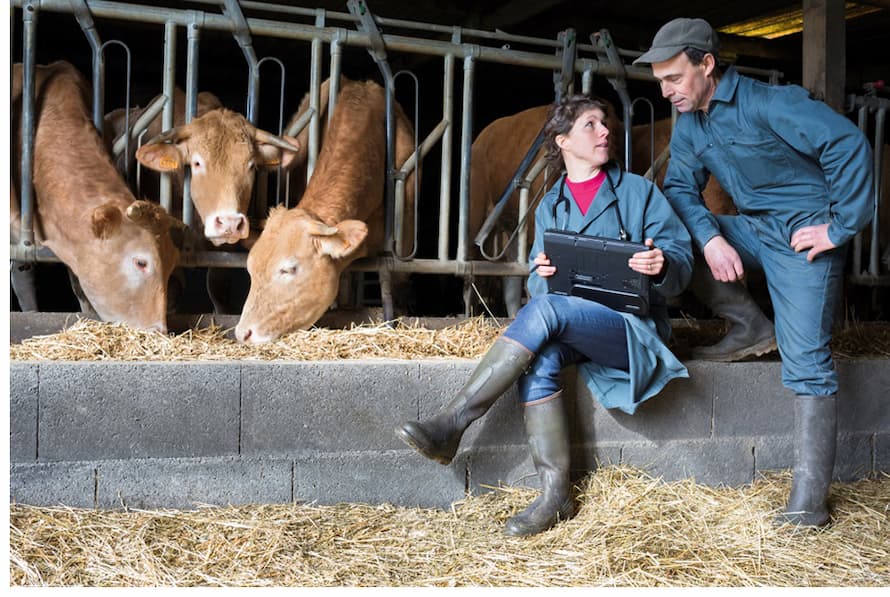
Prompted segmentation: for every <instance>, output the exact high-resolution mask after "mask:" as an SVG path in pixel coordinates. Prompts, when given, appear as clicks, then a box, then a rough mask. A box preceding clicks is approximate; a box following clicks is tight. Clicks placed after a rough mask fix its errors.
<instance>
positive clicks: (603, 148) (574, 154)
mask: <svg viewBox="0 0 890 597" xmlns="http://www.w3.org/2000/svg"><path fill="white" fill-rule="evenodd" d="M556 144H557V145H558V146H559V148H560V149H561V150H562V155H563V159H564V160H566V161H567V162H568V161H569V160H571V161H578V162H582V163H585V164H587V165H589V166H591V167H593V168H599V167H600V166H602V165H604V164H606V163H607V162H608V161H609V129H608V128H607V127H606V115H605V114H603V111H602V110H600V109H598V108H592V109H590V110H586V111H585V112H582V113H581V115H580V116H579V117H578V118H577V119H575V122H574V124H572V128H571V130H570V131H569V132H568V133H567V134H565V135H557V136H556Z"/></svg>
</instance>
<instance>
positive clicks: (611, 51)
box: [590, 29, 634, 172]
mask: <svg viewBox="0 0 890 597" xmlns="http://www.w3.org/2000/svg"><path fill="white" fill-rule="evenodd" d="M590 40H591V41H592V42H593V43H595V44H596V46H597V53H598V54H599V55H600V56H601V57H603V58H605V59H606V61H607V62H608V63H609V64H611V65H612V66H614V67H615V69H616V70H617V71H618V74H617V75H616V76H614V77H608V78H607V80H608V81H609V83H610V84H611V85H612V88H613V89H615V91H616V93H618V99H620V100H621V108H622V112H623V113H624V123H625V126H624V169H625V170H627V171H628V172H630V171H631V156H632V155H633V147H632V144H633V136H632V134H631V133H632V124H633V114H634V112H633V102H631V101H630V95H629V94H628V93H627V79H626V77H625V75H624V63H623V62H622V60H621V57H620V56H619V55H618V49H617V48H616V47H615V42H613V41H612V35H611V34H610V33H609V30H608V29H600V30H599V31H598V32H597V33H593V34H591V36H590Z"/></svg>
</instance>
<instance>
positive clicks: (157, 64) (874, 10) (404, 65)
mask: <svg viewBox="0 0 890 597" xmlns="http://www.w3.org/2000/svg"><path fill="white" fill-rule="evenodd" d="M20 4H21V3H20V2H14V3H13V5H14V6H13V8H12V9H11V13H12V14H11V24H12V36H11V57H12V62H19V61H21V60H22V27H21V22H22V21H21V19H22V11H21V8H19V7H18V6H19V5H20ZM125 4H143V5H147V6H148V5H150V6H154V7H164V6H168V7H170V8H176V9H194V10H196V11H205V12H208V13H215V14H219V13H221V12H222V8H221V6H220V4H221V3H219V2H210V1H204V2H200V1H198V2H189V1H183V2H179V1H176V2H174V1H169V0H154V1H153V2H151V3H148V2H126V3H125ZM275 4H277V5H289V6H299V7H303V8H311V9H324V10H327V11H333V12H336V13H348V9H347V6H346V2H345V0H334V1H327V0H315V1H303V2H286V1H280V0H279V1H278V2H275ZM812 4H819V3H816V2H805V3H802V2H801V1H800V0H798V1H793V0H792V1H787V0H779V1H776V0H748V1H747V2H704V1H701V0H683V1H679V2H653V1H650V0H624V1H622V2H609V1H604V0H594V1H590V0H588V1H585V2H577V1H558V0H509V1H505V0H437V1H436V2H429V1H419V2H403V1H394V0H368V2H367V5H368V8H369V10H371V11H372V12H373V13H374V14H375V15H377V16H379V17H386V18H389V19H403V20H407V21H416V22H422V23H430V24H435V25H443V26H448V27H463V28H470V29H478V30H485V31H495V30H497V31H504V32H507V33H510V34H513V35H522V36H529V37H535V38H544V39H556V38H557V35H558V34H559V32H561V31H564V30H566V29H567V28H573V29H574V30H575V31H576V32H577V36H578V40H579V43H590V41H589V40H590V35H591V34H592V33H594V32H597V31H600V30H601V29H608V30H609V32H610V33H611V35H612V38H613V39H614V41H615V43H616V45H617V46H618V47H619V48H621V49H622V50H629V51H642V50H644V49H646V48H647V47H648V44H649V43H650V41H651V39H652V36H653V34H654V33H655V31H656V30H657V29H658V27H659V26H660V25H661V24H663V23H664V22H666V21H667V20H669V19H671V18H674V17H678V16H700V17H703V18H705V19H707V20H709V21H710V23H711V24H712V25H713V26H714V27H715V28H717V29H718V30H719V29H721V28H724V27H730V26H736V25H739V24H744V23H747V22H751V21H760V24H763V23H764V22H766V23H767V24H768V25H769V24H770V23H771V26H772V27H773V29H777V28H779V27H782V26H784V24H783V23H784V21H787V20H788V18H790V19H791V20H793V18H794V15H793V14H789V13H794V12H795V11H796V12H797V13H798V20H799V15H800V13H801V11H802V8H803V6H804V5H807V6H809V5H812ZM849 4H850V3H848V5H849ZM262 6H263V5H262V3H256V2H243V3H242V9H243V10H244V12H245V15H246V16H247V17H249V18H274V17H271V16H269V15H268V14H267V13H266V12H264V11H263V9H262ZM847 11H848V18H847V20H846V21H845V41H844V44H843V48H844V53H845V67H844V69H843V72H844V77H845V82H844V85H843V88H844V93H845V94H860V95H861V94H862V93H863V92H864V91H866V90H868V89H873V88H874V86H873V83H874V82H876V81H879V80H887V79H888V75H890V50H888V48H890V0H868V1H863V2H858V3H857V4H856V5H854V6H853V7H848V9H847ZM854 15H859V16H854ZM786 17H788V18H786ZM301 22H303V23H306V24H311V23H312V18H303V19H301ZM338 26H342V27H347V26H349V25H348V23H346V24H344V23H341V24H339V25H338ZM96 28H97V31H98V34H99V36H100V38H101V39H102V41H107V40H111V39H117V40H121V41H123V42H125V43H126V44H127V45H128V46H129V48H130V51H131V53H132V60H133V63H132V68H133V72H132V81H133V82H132V90H131V102H132V103H134V104H144V102H146V101H147V100H149V99H150V98H151V97H153V96H154V95H156V94H157V93H159V91H160V87H161V80H162V58H163V37H164V31H163V27H159V26H156V25H147V24H139V23H128V22H125V21H122V20H116V19H114V20H112V19H106V18H97V19H96ZM741 28H742V29H743V28H744V27H741ZM749 28H750V27H749ZM381 29H382V31H383V33H388V32H389V31H388V29H387V28H386V27H381ZM735 30H739V29H735ZM430 39H442V40H447V39H448V35H446V34H441V35H438V36H436V35H430ZM721 39H722V43H723V48H722V58H723V59H724V60H727V61H729V62H733V63H736V64H738V65H743V66H750V67H757V68H764V69H776V70H778V71H781V73H782V74H783V78H782V81H783V82H785V83H797V84H801V83H802V82H803V78H804V76H803V59H802V55H803V51H804V36H803V34H802V33H801V32H800V31H799V30H798V32H795V33H790V34H787V35H781V36H779V37H775V38H774V39H765V38H763V37H745V36H743V35H741V34H728V33H721ZM177 43H178V50H177V61H178V65H177V84H178V85H179V86H180V87H184V83H185V81H184V77H185V71H186V68H185V67H186V65H185V60H186V51H185V47H186V40H185V32H184V30H183V28H179V41H178V42H177ZM253 44H254V49H255V51H256V55H257V56H258V57H260V58H262V57H265V56H274V57H276V58H277V59H279V60H281V62H282V63H283V64H284V66H285V68H286V70H287V86H286V88H285V96H284V119H285V120H287V119H288V117H289V115H290V114H291V113H292V112H293V111H294V110H295V109H296V106H297V105H298V103H299V102H300V100H301V98H302V97H303V95H304V94H305V93H306V92H307V90H308V85H309V75H308V65H309V61H310V47H309V44H308V43H303V42H297V41H291V40H286V39H276V38H269V37H262V36H255V37H254V39H253ZM35 47H36V60H37V63H38V64H44V63H48V62H52V61H54V60H60V59H64V60H68V61H70V62H72V63H73V64H74V65H75V66H77V67H78V68H79V69H80V70H81V71H82V72H83V73H85V74H87V75H89V73H90V71H91V53H90V47H89V44H88V42H87V40H86V39H85V36H84V34H83V32H82V31H81V29H80V27H79V25H78V23H77V21H76V20H75V18H74V16H73V15H72V14H69V13H66V12H53V11H49V10H42V11H40V14H39V19H38V27H37V37H36V46H35ZM389 60H390V64H391V67H392V70H393V71H399V70H410V71H411V72H413V73H414V74H415V75H416V76H417V78H418V81H419V86H420V91H419V102H418V105H419V109H418V111H417V112H418V113H417V114H414V111H415V110H414V108H413V106H414V98H413V91H412V90H411V89H410V88H409V85H404V86H402V87H399V88H397V91H396V93H397V99H398V100H399V101H400V103H401V104H402V105H403V106H404V107H405V109H406V111H407V112H408V113H409V114H410V115H412V116H415V117H416V118H417V122H418V129H419V132H420V134H421V136H423V135H425V134H427V133H428V132H429V130H430V128H431V127H433V126H435V123H436V122H438V120H439V118H440V117H441V116H440V114H441V112H440V110H441V101H442V100H441V96H442V85H443V83H442V61H441V59H439V58H437V57H428V56H423V55H419V54H407V53H398V52H390V53H389ZM627 62H628V63H629V60H627ZM322 63H323V65H324V69H325V72H324V73H323V75H322V77H323V78H325V77H326V76H327V68H328V64H327V59H324V60H322ZM199 65H200V66H199V73H200V74H199V87H200V89H201V90H208V91H211V92H213V93H215V94H216V95H217V96H219V97H220V99H221V100H222V102H223V104H224V105H225V106H226V107H229V108H231V109H234V110H238V111H242V112H243V111H244V110H245V104H246V88H247V65H246V63H245V60H244V56H243V53H242V51H241V48H240V47H239V45H238V43H237V42H236V40H235V39H234V38H233V37H232V35H231V34H229V33H227V32H221V31H213V30H206V31H203V32H202V35H201V49H200V58H199ZM268 72H269V73H271V74H269V76H265V77H264V78H263V79H262V80H261V88H260V98H261V108H260V119H259V122H258V125H259V126H261V127H263V128H266V129H268V130H277V128H278V92H279V84H280V83H279V81H278V77H277V75H276V74H275V73H272V72H271V69H270V70H269V71H268ZM343 73H344V74H345V75H346V76H348V77H351V78H359V79H360V78H373V79H376V80H378V81H380V80H381V77H380V71H379V69H378V67H377V65H376V63H375V62H374V60H373V59H372V57H371V56H370V54H369V53H368V52H367V51H366V50H364V49H362V48H357V47H344V57H343ZM124 74H125V71H124V66H123V60H122V59H121V58H120V54H119V53H118V52H116V51H115V50H113V49H111V50H109V54H108V56H107V58H106V97H105V108H106V111H108V110H111V109H114V108H117V107H122V106H123V105H124V88H123V84H122V82H121V81H123V79H124ZM460 76H461V75H460V64H459V63H458V66H457V68H456V75H455V78H456V80H457V81H458V89H459V87H460ZM628 85H629V91H630V95H631V97H647V98H649V99H651V100H652V102H653V104H654V106H655V108H656V111H657V113H656V116H657V117H663V116H667V115H668V114H669V106H668V104H667V102H665V101H664V100H662V99H661V98H660V96H659V94H658V89H657V87H656V86H655V84H654V83H652V82H645V81H634V80H630V81H629V82H628ZM593 91H594V92H595V93H597V94H599V95H602V96H604V97H606V98H607V99H610V100H612V101H613V102H617V100H616V94H615V92H614V91H613V89H612V88H611V86H610V85H609V83H608V82H607V81H606V79H605V78H604V77H600V76H595V77H594V80H593ZM457 93H459V91H456V94H457ZM875 93H877V94H878V95H879V96H881V97H890V93H888V92H887V91H886V90H884V91H881V90H878V91H876V92H875ZM553 94H554V90H553V79H552V75H551V73H549V72H545V71H543V70H540V69H531V68H523V67H513V66H504V65H497V64H492V63H484V62H481V63H480V64H479V65H478V68H477V72H476V75H475V91H474V102H475V110H474V114H473V131H474V135H475V134H476V133H478V132H479V131H480V130H481V129H482V128H483V127H484V126H485V125H486V124H488V123H489V122H491V121H492V120H494V119H495V118H498V117H501V116H505V115H508V114H512V113H515V112H517V111H520V110H522V109H525V108H528V107H532V106H536V105H541V104H545V103H549V102H550V101H552V99H553ZM456 105H457V106H458V108H459V98H458V99H456ZM637 117H639V118H640V119H642V120H645V119H647V118H648V115H647V114H645V113H644V112H643V113H639V114H637ZM457 144H458V143H455V145H457ZM455 163H457V162H455ZM424 167H425V168H427V170H426V172H427V176H428V180H431V181H433V182H432V183H430V184H427V185H426V186H422V187H421V196H420V197H421V198H420V218H421V235H420V246H419V256H427V257H429V256H434V254H435V243H436V241H435V238H434V236H435V234H434V227H435V223H432V224H427V223H426V222H427V220H434V218H435V217H436V215H437V212H436V210H437V209H438V208H437V206H436V205H434V204H435V203H436V201H437V197H436V194H435V193H436V192H437V190H438V189H437V186H438V185H437V182H436V181H437V179H438V159H430V160H428V162H427V163H425V164H424ZM456 171H457V168H455V175H456V174H457V172H456ZM452 188H453V189H455V192H456V189H457V185H456V184H454V185H452ZM428 195H429V198H427V196H428ZM425 226H431V227H433V233H431V234H427V233H426V232H427V229H426V228H425ZM452 230H453V227H452ZM452 246H453V243H452ZM61 268H62V266H61V265H46V264H44V265H41V268H40V269H41V271H42V273H41V279H42V280H43V282H42V283H43V284H45V285H46V287H47V288H52V290H50V291H45V290H41V291H40V292H41V301H42V303H43V304H42V305H41V310H45V311H76V310H77V309H78V308H77V302H76V300H75V299H74V296H73V294H71V293H70V290H69V289H68V288H67V285H66V284H65V283H64V280H63V283H61V284H59V285H58V287H53V284H54V282H53V281H54V280H57V279H63V278H64V276H62V275H60V270H61ZM885 270H886V267H885ZM414 288H415V293H416V296H415V298H414V307H413V309H414V310H415V311H416V313H413V314H417V315H449V314H456V313H460V312H462V310H463V306H462V301H461V282H460V280H459V279H456V278H454V277H453V276H431V275H415V276H414ZM850 293H852V295H853V296H854V297H858V298H857V300H859V301H860V302H861V303H862V305H861V306H860V307H859V313H858V316H865V317H868V318H872V319H886V318H888V316H890V313H888V309H887V307H883V306H882V305H883V303H885V302H886V290H880V289H876V288H872V287H863V286H853V287H851V289H850ZM882 293H884V294H882ZM208 306H209V304H208V303H205V302H200V301H198V302H196V303H195V304H194V305H192V306H191V307H190V308H191V309H192V310H193V311H194V312H201V311H202V310H204V309H208ZM12 308H13V309H15V308H16V303H15V298H14V296H13V297H12Z"/></svg>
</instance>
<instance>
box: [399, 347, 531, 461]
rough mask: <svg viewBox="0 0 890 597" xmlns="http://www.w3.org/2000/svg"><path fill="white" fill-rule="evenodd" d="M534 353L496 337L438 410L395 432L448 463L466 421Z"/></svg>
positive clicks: (502, 388)
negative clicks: (458, 387)
mask: <svg viewBox="0 0 890 597" xmlns="http://www.w3.org/2000/svg"><path fill="white" fill-rule="evenodd" d="M534 356H535V355H534V354H532V353H531V352H529V351H528V350H527V349H526V348H525V347H524V346H522V345H521V344H518V343H516V342H513V341H512V340H507V339H505V338H498V339H497V340H495V342H494V344H492V346H491V348H490V349H489V350H488V352H487V353H485V356H483V357H482V360H481V361H480V362H479V364H478V365H477V366H476V369H474V370H473V373H472V375H470V379H469V380H468V381H467V383H466V384H464V387H463V388H461V390H460V392H458V394H457V396H456V397H455V398H454V399H453V400H452V401H451V402H450V403H449V404H448V405H447V406H446V407H445V408H444V409H443V410H442V412H440V413H439V414H438V415H436V416H435V417H433V418H431V419H429V420H426V421H422V422H420V421H409V422H407V423H403V424H402V425H400V426H398V427H397V428H396V430H395V431H396V435H397V436H398V437H399V439H401V440H402V441H403V442H405V443H406V444H408V445H409V446H411V447H412V448H414V449H415V450H417V451H418V452H420V453H421V454H423V455H424V456H426V457H427V458H429V459H431V460H435V461H436V462H438V463H440V464H448V463H450V462H451V460H452V459H453V458H454V455H455V454H456V453H457V447H458V445H460V438H461V437H462V436H463V434H464V431H466V429H467V427H469V426H470V423H472V422H473V421H475V420H476V419H478V418H479V417H481V416H482V415H484V414H485V413H486V412H488V409H489V408H490V407H491V405H492V404H494V403H495V401H496V400H497V399H498V398H500V396H501V395H502V394H503V393H504V392H506V391H507V390H508V389H510V386H511V385H513V382H515V381H516V380H517V379H519V376H520V375H522V373H523V372H524V371H525V369H526V368H527V367H528V366H529V364H530V363H531V362H532V359H534Z"/></svg>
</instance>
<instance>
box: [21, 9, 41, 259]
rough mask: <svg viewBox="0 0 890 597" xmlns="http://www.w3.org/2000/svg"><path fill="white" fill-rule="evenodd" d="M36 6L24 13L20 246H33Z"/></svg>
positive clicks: (34, 207)
mask: <svg viewBox="0 0 890 597" xmlns="http://www.w3.org/2000/svg"><path fill="white" fill-rule="evenodd" d="M37 14H38V13H37V7H36V6H35V3H34V2H28V3H26V4H25V6H24V7H23V10H22V178H21V181H19V182H20V184H19V209H20V212H21V225H20V229H21V237H20V239H19V243H20V245H21V247H23V248H24V247H33V246H34V213H35V212H36V211H37V210H36V206H35V201H34V184H33V180H34V178H33V177H34V135H35V129H36V127H35V124H36V119H35V114H34V75H35V71H36V67H37V65H36V64H35V62H36V56H35V49H34V48H35V44H36V42H37Z"/></svg>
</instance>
